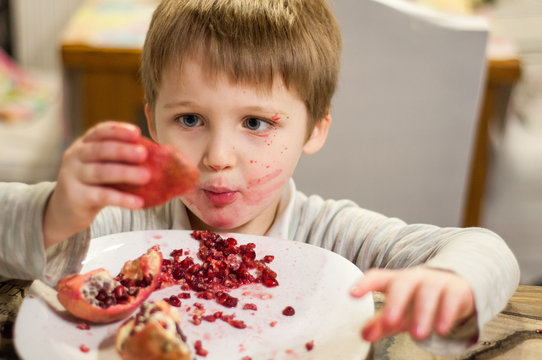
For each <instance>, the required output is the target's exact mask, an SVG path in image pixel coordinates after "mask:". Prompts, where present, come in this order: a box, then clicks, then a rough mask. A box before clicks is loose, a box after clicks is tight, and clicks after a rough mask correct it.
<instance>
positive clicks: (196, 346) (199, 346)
mask: <svg viewBox="0 0 542 360" xmlns="http://www.w3.org/2000/svg"><path fill="white" fill-rule="evenodd" d="M194 350H196V354H197V355H199V356H207V354H208V351H207V350H205V349H204V348H203V345H202V344H201V340H196V342H195V343H194Z"/></svg>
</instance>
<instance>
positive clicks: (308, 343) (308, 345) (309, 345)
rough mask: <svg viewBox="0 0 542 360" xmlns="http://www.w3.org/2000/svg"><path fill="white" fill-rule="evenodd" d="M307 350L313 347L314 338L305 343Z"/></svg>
mask: <svg viewBox="0 0 542 360" xmlns="http://www.w3.org/2000/svg"><path fill="white" fill-rule="evenodd" d="M305 348H306V349H307V351H311V350H312V349H313V348H314V340H311V341H309V342H307V343H306V344H305Z"/></svg>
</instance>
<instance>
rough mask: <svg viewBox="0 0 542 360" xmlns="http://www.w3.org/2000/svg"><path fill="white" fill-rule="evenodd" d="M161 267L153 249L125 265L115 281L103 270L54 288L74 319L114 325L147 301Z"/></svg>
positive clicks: (74, 277)
mask: <svg viewBox="0 0 542 360" xmlns="http://www.w3.org/2000/svg"><path fill="white" fill-rule="evenodd" d="M161 264H162V253H161V252H160V248H159V246H157V245H156V246H153V247H152V248H150V249H149V250H147V252H146V253H145V254H143V255H141V256H140V257H139V258H137V259H135V260H129V261H127V262H126V263H125V264H124V266H123V267H122V269H121V271H120V272H119V274H118V275H117V276H115V277H112V276H111V275H110V274H109V272H108V271H107V270H105V269H96V270H92V271H90V272H88V273H85V274H72V275H68V276H66V277H64V278H63V279H61V280H60V281H59V282H58V284H57V291H58V294H57V297H58V300H59V301H60V303H61V304H62V305H63V306H64V307H65V308H66V310H67V311H68V312H69V313H70V314H72V315H74V316H76V317H77V318H80V319H84V320H88V321H91V322H97V323H108V322H113V321H116V320H119V319H122V318H125V317H127V316H128V315H130V314H131V313H132V312H133V311H134V310H135V309H136V308H137V307H138V306H139V305H140V304H141V303H142V302H143V301H145V300H146V299H147V298H148V297H149V295H150V294H151V293H152V292H153V290H154V289H155V288H156V287H157V285H158V282H159V279H160V270H161Z"/></svg>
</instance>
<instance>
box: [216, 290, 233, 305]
mask: <svg viewBox="0 0 542 360" xmlns="http://www.w3.org/2000/svg"><path fill="white" fill-rule="evenodd" d="M216 295H217V297H216V302H217V303H219V304H220V305H223V306H225V307H229V308H232V307H236V306H237V302H238V301H239V300H237V298H235V297H233V296H231V295H229V294H227V293H225V292H221V293H217V294H216Z"/></svg>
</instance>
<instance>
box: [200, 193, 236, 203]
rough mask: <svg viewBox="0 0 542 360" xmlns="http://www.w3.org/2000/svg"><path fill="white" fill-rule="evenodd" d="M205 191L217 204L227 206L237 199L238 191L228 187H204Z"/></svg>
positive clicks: (211, 200)
mask: <svg viewBox="0 0 542 360" xmlns="http://www.w3.org/2000/svg"><path fill="white" fill-rule="evenodd" d="M203 193H204V194H205V196H206V197H207V199H209V201H210V202H211V203H213V205H215V206H226V205H229V204H231V203H233V202H234V201H235V200H236V199H237V194H238V192H237V191H234V190H228V189H203Z"/></svg>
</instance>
